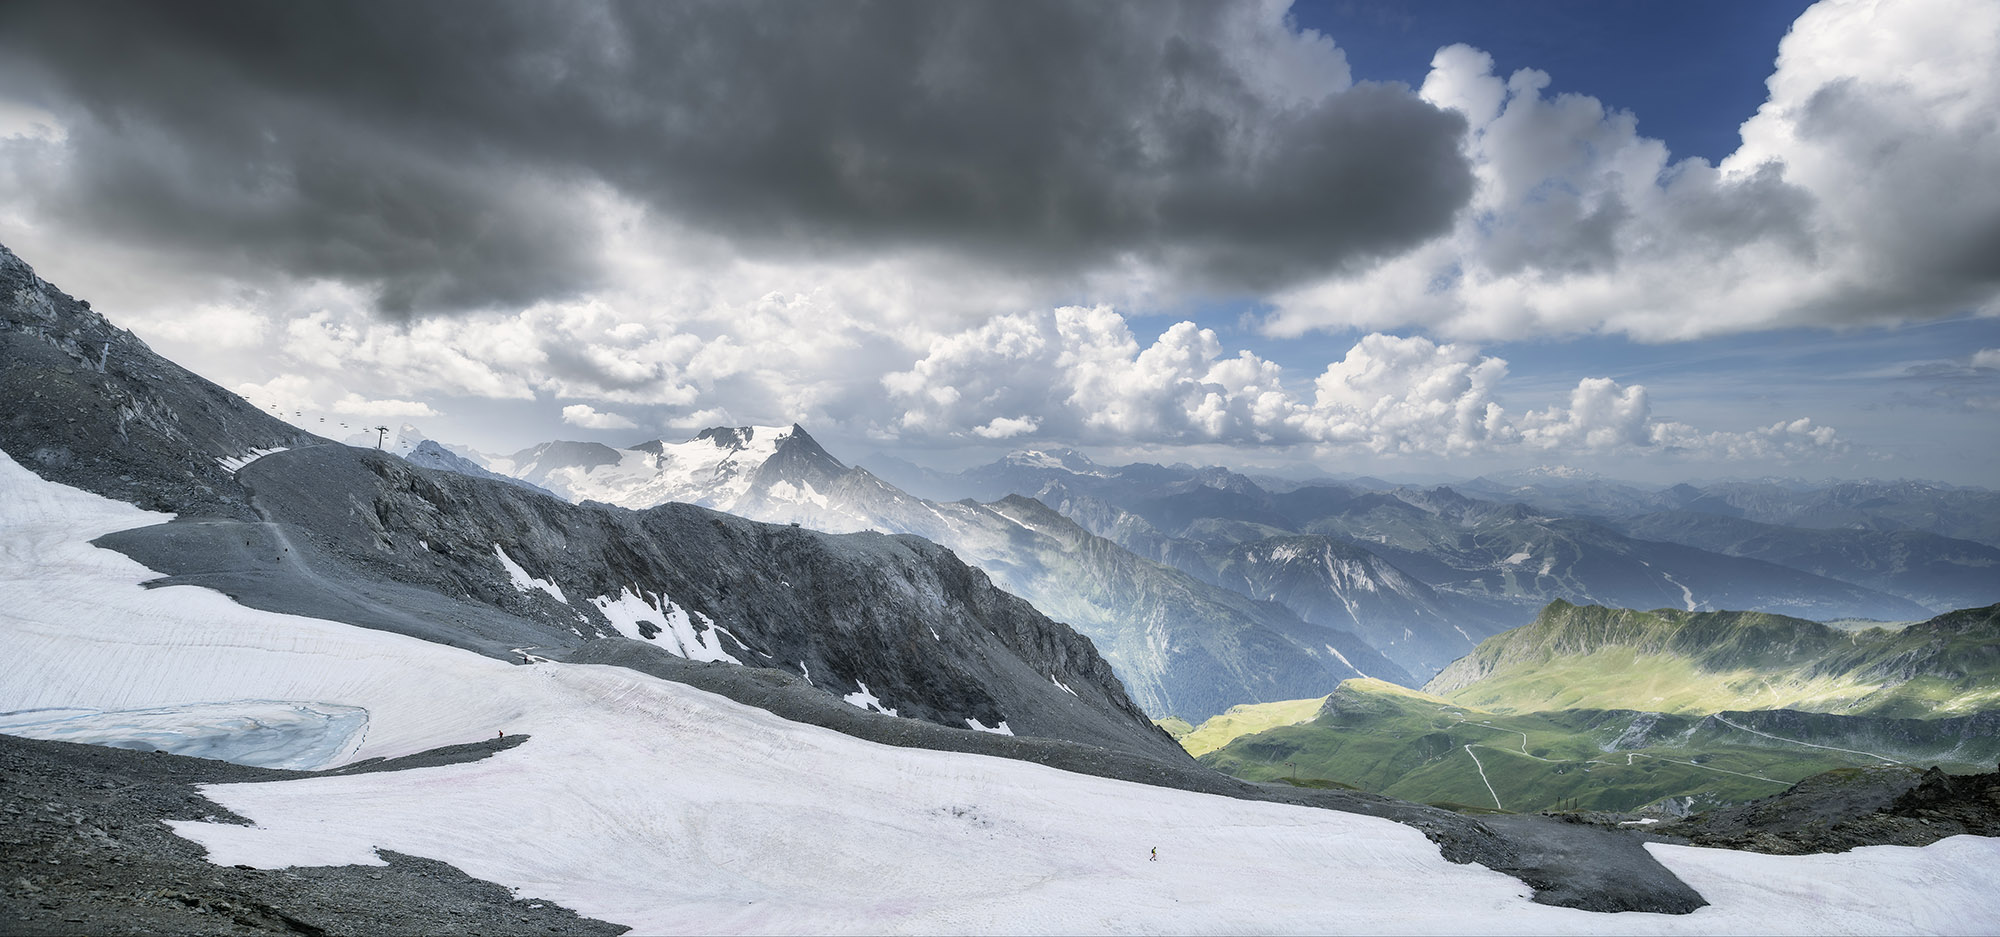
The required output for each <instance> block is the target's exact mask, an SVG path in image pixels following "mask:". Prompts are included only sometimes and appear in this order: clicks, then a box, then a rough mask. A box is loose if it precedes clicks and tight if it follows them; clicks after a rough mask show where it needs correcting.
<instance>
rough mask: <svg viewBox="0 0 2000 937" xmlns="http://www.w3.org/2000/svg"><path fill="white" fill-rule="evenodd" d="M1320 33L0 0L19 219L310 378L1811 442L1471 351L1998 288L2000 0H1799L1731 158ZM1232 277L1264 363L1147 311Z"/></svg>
mask: <svg viewBox="0 0 2000 937" xmlns="http://www.w3.org/2000/svg"><path fill="white" fill-rule="evenodd" d="M1337 39H1338V37H1328V36H1324V35H1321V34H1319V33H1316V32H1312V31H1309V30H1301V29H1300V28H1298V26H1297V24H1296V23H1295V22H1294V21H1293V20H1292V19H1291V18H1290V17H1289V13H1288V8H1287V6H1286V5H1285V4H1283V3H1272V2H1264V3H1255V4H1208V3H1193V2H1190V3H1143V4H1092V5H1077V4H1069V3H1057V2H1039V0H1031V2H1008V3H999V2H973V3H952V4H936V3H920V2H888V3H880V4H870V5H845V4H842V5H824V4H821V5H813V4H806V5H800V4H780V3H770V4H767V3H755V2H752V3H738V2H731V3H688V4H671V5H669V4H641V3H617V2H605V3H584V4H572V5H562V6H550V5H545V4H532V3H508V2H503V3H492V4H482V5H481V7H480V10H479V15H478V16H477V17H476V18H468V17H466V16H465V15H463V11H462V10H459V9H454V8H449V7H437V6H429V5H409V4H386V3H385V4H352V5H342V6H335V7H313V6H300V5H295V4H261V3H233V2H203V3H190V4H177V5H173V6H170V7H162V6H159V5H156V4H130V5H109V6H106V5H77V4H56V3H48V4H42V3H24V4H10V5H7V6H6V7H4V8H0V193H4V194H5V196H6V198H5V199H4V200H0V240H5V241H6V242H7V243H9V244H10V245H11V246H13V247H14V248H15V249H16V250H17V251H19V252H20V253H22V255H23V256H25V257H28V258H29V259H30V260H31V261H32V262H34V263H36V264H37V265H38V267H40V268H41V269H42V270H43V271H44V273H45V274H47V275H49V276H50V277H51V279H54V280H56V281H57V282H62V283H66V284H76V285H77V286H78V287H79V288H80V291H82V292H85V294H86V295H89V296H90V297H91V298H93V299H94V300H96V301H97V302H98V304H99V305H100V306H101V307H103V308H105V309H107V310H108V311H114V312H116V311H119V310H126V311H129V312H130V313H132V314H134V315H135V317H136V319H135V320H134V321H128V322H127V323H126V324H129V325H131V326H132V327H134V328H136V329H138V330H139V331H140V332H141V334H142V335H144V336H146V337H147V338H149V339H152V340H155V341H166V342H169V343H180V344H182V345H185V346H186V348H187V351H186V352H185V353H184V357H186V358H187V359H188V360H189V361H190V363H191V364H193V365H194V366H196V367H197V368H199V369H201V370H203V371H204V372H205V373H208V374H210V375H211V376H213V377H216V378H218V379H220V380H223V381H224V382H226V383H231V384H233V385H236V386H238V387H239V389H241V390H243V391H245V392H246V393H247V394H248V395H249V396H251V397H252V399H257V400H260V401H263V402H266V403H271V404H275V405H279V406H283V407H286V408H288V409H289V408H293V407H300V406H304V407H318V408H332V409H335V411H336V412H349V408H351V407H353V406H356V405H357V403H356V401H360V402H361V403H366V402H368V401H369V399H370V398H379V402H381V403H382V405H383V407H385V408H387V409H385V410H384V411H383V412H384V413H385V414H389V413H390V412H391V411H394V412H395V413H402V414H425V413H428V414H438V413H440V412H442V413H443V414H445V415H447V416H448V415H450V413H451V412H452V410H453V409H454V407H457V406H459V404H455V403H451V402H448V401H451V400H454V399H455V400H460V401H463V400H477V401H518V402H520V404H521V405H522V406H529V405H539V406H540V407H541V408H542V409H543V410H544V411H546V421H547V422H548V423H549V424H551V425H568V426H573V427H577V428H581V429H589V430H605V431H608V430H619V431H622V430H626V429H631V430H634V431H640V432H664V431H667V428H669V427H675V428H685V427H691V426H696V425H700V424H703V423H721V422H732V423H734V422H786V421H790V420H794V419H796V420H803V421H806V422H808V423H809V424H811V425H814V426H815V427H816V428H818V427H826V426H837V427H841V428H843V430H844V431H845V432H846V433H847V434H849V435H851V436H855V437H872V438H875V439H878V440H883V441H885V442H905V443H909V444H912V445H945V444H951V443H953V442H954V441H963V442H973V443H992V444H996V445H997V444H1006V443H1007V442H1008V441H1023V440H1028V439H1045V440H1055V441H1062V442H1068V443H1098V444H1120V445H1132V446H1168V447H1170V446H1175V445H1184V444H1208V443H1219V444H1229V445H1251V446H1260V447H1267V448H1272V449H1278V448H1283V447H1299V448H1300V451H1302V452H1312V453H1325V452H1357V453H1373V454H1378V455H1384V456H1409V457H1435V456H1445V457H1449V456H1459V455H1470V454H1478V453H1496V452H1521V453H1528V454H1533V453H1538V452H1544V451H1550V450H1564V451H1569V450H1575V451H1584V452H1600V453H1612V452H1623V453H1634V452H1647V453H1675V454H1682V455H1686V456H1688V457H1689V458H1701V459H1737V460H1753V461H1765V462H1786V461H1804V460H1811V459H1815V458H1821V457H1824V456H1826V455H1828V454H1835V453H1841V452H1846V451H1849V448H1850V447H1849V444H1848V443H1847V442H1846V441H1844V440H1843V438H1842V437H1841V436H1840V435H1839V434H1837V433H1836V432H1835V431H1834V430H1833V429H1832V428H1830V427H1829V426H1828V425H1827V424H1828V423H1832V424H1835V425H1838V424H1839V423H1840V419H1839V415H1838V414H1835V415H1834V418H1833V419H1831V420H1829V419H1828V415H1827V414H1824V413H1786V414H1784V416H1785V418H1784V419H1783V420H1782V421H1780V422H1777V423H1775V424H1770V423H1765V421H1767V420H1769V419H1770V415H1765V416H1761V417H1760V418H1759V419H1757V420H1756V421H1754V422H1756V423H1763V424H1764V425H1763V426H1762V427H1761V428H1756V427H1753V426H1750V425H1748V424H1750V423H1752V422H1753V421H1750V420H1741V421H1738V423H1737V424H1736V425H1709V426H1700V427H1697V426H1693V425H1689V424H1688V423H1686V422H1682V421H1680V420H1678V419H1668V418H1663V417H1660V416H1657V415H1655V413H1654V400H1653V397H1652V393H1651V392H1649V391H1648V389H1647V387H1646V386H1644V385H1643V384H1640V383H1638V382H1635V381H1632V380H1630V379H1629V378H1628V379H1626V380H1624V381H1623V382H1621V381H1618V380H1613V379H1611V378H1608V377H1601V376H1590V377H1585V378H1583V379H1581V380H1580V381H1577V382H1576V383H1575V384H1574V386H1573V387H1570V386H1567V385H1568V383H1569V380H1570V379H1567V378H1566V379H1565V380H1564V381H1563V384H1564V385H1565V386H1563V387H1561V388H1557V389H1555V390H1553V391H1551V390H1550V389H1549V387H1548V385H1547V382H1541V383H1539V384H1537V385H1536V386H1537V387H1538V388H1540V389H1537V390H1533V391H1523V390H1521V389H1519V388H1518V386H1517V385H1518V383H1519V382H1518V379H1517V380H1516V382H1515V383H1513V384H1510V382H1509V364H1508V362H1507V361H1505V360H1502V359H1501V358H1500V357H1497V356H1495V355H1491V354H1487V353H1486V352H1484V351H1482V350H1481V346H1482V344H1484V345H1491V344H1494V343H1505V342H1509V341H1520V340H1523V339H1528V338H1548V337H1560V336H1590V335H1623V336H1629V337H1631V338H1634V339H1637V340H1641V341H1648V342H1671V341H1681V340H1689V339H1700V338H1704V337H1710V336H1716V335H1726V334H1735V333H1745V332H1756V331H1760V330H1769V329H1783V328H1795V327H1799V326H1832V327H1843V328H1845V327H1862V326H1868V325H1871V324H1884V323H1894V322H1903V321H1912V320H1925V319H1938V318H1942V317H1950V316H1954V315H1964V314H1965V313H1967V312H1973V313H1977V314H1980V315H1994V314H2000V299H1996V297H2000V187H1995V186H1991V185H1980V184H1975V181H1976V180H1988V179H1995V178H2000V125H1996V124H1995V122H1994V121H1993V119H1992V117H1991V115H1992V114H1994V113H2000V7H1996V6H1995V5H1992V4H1984V3H1974V2H1969V0H1913V2H1909V3H1901V4H1895V5H1875V4H1868V3H1860V2H1845V0H1828V2H1825V3H1822V4H1820V5H1819V6H1815V7H1814V8H1812V9H1811V10H1809V11H1808V12H1807V13H1806V14H1805V15H1804V16H1803V17H1801V18H1800V19H1799V21H1798V23H1797V24H1796V25H1795V26H1794V28H1793V30H1792V32H1791V34H1790V35H1789V36H1788V37H1787V38H1786V39H1785V40H1784V42H1783V44H1782V45H1781V47H1780V48H1779V49H1778V50H1777V62H1776V66H1775V71H1774V72H1773V74H1772V76H1771V79H1770V81H1769V88H1770V100H1769V101H1768V103H1766V104H1765V106H1764V107H1763V108H1762V109H1761V110H1760V111H1759V112H1758V113H1757V115H1756V116H1755V117H1753V118H1752V119H1751V120H1750V121H1749V122H1747V123H1745V124H1744V125H1743V140H1744V143H1743V146H1742V147H1741V149H1740V150H1739V151H1738V152H1736V153H1735V154H1733V155H1731V156H1729V157H1728V158H1726V159H1724V160H1723V161H1722V162H1721V163H1720V164H1718V165H1714V166H1711V165H1709V164H1708V163H1707V162H1705V161H1703V160H1698V159H1694V160H1683V161H1674V160H1673V159H1672V154H1671V153H1670V152H1669V151H1668V149H1667V147H1666V146H1665V144H1663V143H1661V142H1660V141H1657V140H1652V139H1649V138H1646V137H1645V136H1643V135H1642V134H1641V132H1640V130H1639V124H1638V119H1637V117H1635V116H1634V115H1631V114H1628V113H1624V112H1618V111H1608V110H1606V109H1605V108H1604V107H1603V106H1602V105H1601V104H1600V103H1599V102H1598V101H1597V100H1595V99H1593V98H1590V97H1586V96H1581V95H1572V94H1563V95H1549V94H1546V93H1545V92H1546V89H1547V87H1548V85H1549V78H1548V76H1546V75H1544V74H1542V73H1540V72H1537V71H1534V70H1533V69H1523V70H1518V71H1515V72H1514V73H1512V74H1511V75H1504V76H1503V75H1500V74H1497V73H1496V72H1495V70H1494V67H1493V62H1492V60H1491V58H1490V57H1488V56H1487V55H1486V54H1485V53H1483V52H1481V51H1479V50H1477V49H1474V48H1471V47H1468V46H1463V45H1459V46H1451V47H1447V48H1444V49H1442V50H1440V51H1439V52H1438V53H1437V55H1436V58H1435V60H1434V61H1433V67H1432V70H1431V72H1430V75H1429V77H1428V78H1427V79H1426V80H1425V81H1424V82H1423V84H1422V87H1421V88H1418V89H1411V88H1407V87H1404V86H1402V85H1400V84H1378V83H1373V82H1369V81H1366V80H1365V78H1366V76H1355V75H1353V74H1351V73H1350V70H1349V67H1348V63H1347V58H1346V56H1345V54H1344V53H1343V52H1342V50H1341V49H1340V48H1339V47H1338V46H1337V45H1336V41H1337ZM1357 79H1363V80H1357ZM1208 300H1213V301H1215V302H1216V303H1219V304H1222V305H1225V306H1229V307H1231V308H1232V309H1234V310H1238V311H1240V310H1245V309H1247V310H1250V311H1249V312H1243V313H1240V315H1241V316H1242V317H1243V318H1241V319H1239V320H1238V324H1239V325H1245V326H1247V328H1248V329H1250V331H1251V334H1248V335H1245V336H1243V337H1238V338H1232V339H1231V341H1232V342H1233V343H1235V344H1239V345H1248V346H1251V347H1225V344H1224V341H1223V339H1222V338H1221V337H1219V335H1218V331H1217V328H1218V327H1219V326H1220V325H1221V323H1220V322H1218V321H1215V318H1214V316H1213V315H1211V314H1208V313H1199V314H1194V313H1190V314H1187V318H1188V320H1189V321H1183V322H1179V323H1178V324H1171V325H1167V326H1165V327H1164V328H1160V327H1157V326H1150V325H1148V326H1146V327H1143V328H1141V327H1140V326H1138V325H1136V323H1140V322H1153V321H1156V320H1158V317H1159V316H1160V314H1161V312H1163V311H1171V310H1173V309H1177V308H1189V307H1190V303H1191V302H1192V303H1193V305H1194V307H1196V308H1206V307H1201V306H1200V305H1199V304H1200V303H1201V302H1203V301H1208ZM1230 314H1231V315H1237V314H1239V313H1238V312H1232V313H1230ZM1171 318H1172V317H1169V319H1168V320H1165V321H1171ZM1223 331H1224V333H1225V334H1228V329H1226V328H1225V329H1224V330H1223ZM1302 336H1305V337H1316V339H1317V340H1318V341H1321V342H1323V343H1324V344H1325V347H1327V348H1329V349H1331V351H1330V353H1329V354H1328V355H1327V356H1326V357H1325V358H1323V359H1321V360H1320V361H1318V362H1313V363H1311V364H1309V365H1302V364H1300V363H1298V362H1297V361H1291V363H1289V364H1287V365H1285V366H1280V365H1279V364H1278V363H1276V362H1275V361H1273V360H1272V357H1273V355H1274V352H1273V350H1272V349H1273V346H1274V345H1277V344H1279V343H1283V342H1288V341H1291V340H1293V339H1297V338H1299V337H1302ZM1326 336H1333V338H1331V339H1329V338H1326ZM1342 349H1344V351H1343V350H1342ZM173 350H175V351H181V350H182V349H181V348H180V347H176V348H175V349H173ZM204 356H206V357H204ZM1979 367H1981V365H1979V364H1977V363H1975V366H1974V368H1973V370H1975V371H1976V370H1978V368H1979ZM1600 373H1602V372H1600ZM356 387H364V388H366V389H367V395H368V396H367V397H363V396H361V395H360V394H357V393H356V392H355V388H356ZM1510 388H1511V389H1510ZM1982 399H1983V398H1982ZM1670 412H1671V409H1670ZM558 420H559V421H560V422H559V423H558Z"/></svg>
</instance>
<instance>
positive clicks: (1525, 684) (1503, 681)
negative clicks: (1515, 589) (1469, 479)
mask: <svg viewBox="0 0 2000 937" xmlns="http://www.w3.org/2000/svg"><path fill="white" fill-rule="evenodd" d="M1425 689H1426V690H1429V691H1432V692H1434V693H1437V694H1438V695H1440V696H1443V697H1445V698H1447V699H1450V700H1451V701H1453V702H1456V703H1459V704H1461V705H1466V706H1476V707H1481V708H1484V709H1489V710H1493V711H1495V712H1516V713H1526V712H1543V711H1550V710H1559V709H1572V708H1592V709H1639V710H1653V711H1660V712H1673V713H1687V714H1696V715H1703V714H1707V713H1712V712H1720V711H1723V710H1729V709H1780V708H1786V709H1801V710H1807V711H1812V712H1839V713H1856V714H1862V713H1865V714H1873V715H1890V716H1904V717H1915V718H1924V717H1930V716H1943V715H1953V714H1961V713H1969V712H1976V711H1980V710H1986V709H1993V708H1996V707H2000V606H1992V607H1989V608H1984V609H1966V610H1963V611H1958V612H1951V613H1948V614H1945V615H1940V616H1938V617H1936V618H1933V619H1930V620H1929V621H1925V622H1919V623H1917V624H1914V625H1910V626H1908V627H1905V628H1902V629H1898V630H1888V629H1871V630H1866V631H1843V630H1840V629H1835V628H1829V627H1826V626H1824V625H1821V624H1819V623H1817V622H1810V621H1805V620H1803V619H1796V618H1786V617H1784V616H1781V615H1766V614H1760V613H1755V612H1699V613H1694V612H1679V611H1674V610H1671V609H1659V610H1655V611H1651V612H1639V611H1632V610H1629V609H1607V608H1600V607H1596V606H1575V605H1570V604H1569V603H1567V602H1554V603H1551V604H1550V605H1549V606H1548V607H1547V608H1545V609H1543V610H1542V613H1541V615H1539V616H1538V617H1537V618H1536V619H1535V621H1534V622H1533V623H1531V624H1529V625H1526V626H1523V627H1521V628H1517V629H1515V630H1513V631H1509V632H1506V633H1505V634H1500V635H1496V636H1494V637H1492V638H1489V639H1487V640H1486V641H1485V642H1483V643H1481V644H1480V646H1479V647H1478V649H1476V650H1475V651H1473V653H1472V654H1470V655H1468V656H1466V657H1465V658H1463V659H1461V660H1459V661H1458V662H1456V663H1454V664H1452V665H1451V666H1450V667H1447V668H1445V671H1444V672H1443V673H1440V674H1439V675H1438V676H1437V677H1436V678H1435V679H1433V680H1432V681H1431V683H1430V684H1429V685H1428V686H1426V687H1425Z"/></svg>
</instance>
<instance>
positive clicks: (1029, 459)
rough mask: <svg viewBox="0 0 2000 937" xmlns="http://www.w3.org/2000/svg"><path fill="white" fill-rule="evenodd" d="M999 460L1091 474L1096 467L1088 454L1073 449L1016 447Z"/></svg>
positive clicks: (1027, 465) (1021, 466)
mask: <svg viewBox="0 0 2000 937" xmlns="http://www.w3.org/2000/svg"><path fill="white" fill-rule="evenodd" d="M1000 461H1002V462H1004V463H1006V464H1008V465H1013V466H1017V467H1020V468H1052V469H1061V470H1063V471H1066V472H1076V473H1079V474H1092V473H1094V470H1096V469H1097V468H1098V465H1097V463H1096V462H1092V461H1091V460H1090V457H1089V456H1087V455H1084V454H1083V453H1081V452H1078V451H1076V450H1075V449H1016V450H1014V451H1013V452H1009V453H1007V454H1006V455H1004V456H1002V457H1001V458H1000Z"/></svg>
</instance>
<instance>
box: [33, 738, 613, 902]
mask: <svg viewBox="0 0 2000 937" xmlns="http://www.w3.org/2000/svg"><path fill="white" fill-rule="evenodd" d="M525 740H526V737H525V736H517V737H515V738H510V739H505V740H496V741H488V742H482V743H477V744H473V745H462V746H454V748H455V749H457V750H455V751H454V750H440V751H437V752H428V753H424V754H421V755H413V756H411V757H410V758H405V759H396V760H395V761H392V762H388V763H383V764H377V765H374V766H372V767H374V768H375V769H377V770H382V769H388V770H395V769H400V768H414V767H421V766H424V765H428V764H449V763H454V762H460V761H471V760H475V759H478V758H483V757H485V756H487V755H490V754H492V753H493V752H494V751H497V750H500V749H503V748H511V747H513V746H514V745H515V744H519V743H520V742H521V741H525ZM362 770H366V768H365V767H364V768H363V769H362ZM346 773H353V772H352V771H349V772H346ZM311 776H312V775H311V774H310V773H307V772H302V771H279V770H275V769H271V768H251V767H245V766H243V765H233V764H230V763H228V762H224V761H210V760H207V759H202V758H183V757H181V756H178V755H167V754H162V753H149V752H136V751H129V750H126V749H122V748H106V747H102V746H96V745H75V744H71V743H67V742H43V741H35V740H31V739H17V738H14V737H12V736H5V735H0V778H4V779H5V782H6V783H4V784H0V817H4V820H0V830H4V834H5V848H4V849H0V933H5V934H135V933H136V934H287V935H304V937H321V935H326V934H473V933H478V934H527V933H536V934H580V935H581V934H589V935H612V934H620V933H623V932H625V931H626V930H628V928H625V927H622V926H620V925H616V924H608V923H605V922H603V921H596V920H591V919H589V918H584V917H578V916H577V915H576V914H575V913H574V912H572V911H569V910H568V909H565V908H562V907H560V906H557V905H553V904H550V903H548V902H545V901H536V900H533V899H526V898H515V897H514V896H513V895H512V894H511V893H510V892H509V891H508V890H507V888H505V887H503V886H501V885H497V884H494V883H492V882H486V881H481V880H479V879H476V878H472V877H471V876H468V875H466V874H465V873H464V872H461V871H459V870H458V869H456V868H453V867H451V866H449V865H446V864H445V863H442V862H438V861H436V860H432V859H424V858H420V857H417V856H406V855H403V854H401V853H395V852H388V851H383V852H381V853H379V855H380V856H381V858H382V859H383V861H384V862H386V863H387V864H386V865H383V866H363V865H343V866H319V867H315V866H301V867H296V868H289V869H275V870H263V869H252V868H246V867H243V866H236V867H223V866H218V865H215V864H213V863H211V862H209V861H208V860H207V858H206V853H205V851H204V850H203V849H202V847H201V846H199V845H196V844H195V843H194V842H193V841H191V840H186V839H182V838H180V837H179V836H176V835H174V832H173V830H172V829H171V828H170V827H168V826H167V825H166V824H164V823H162V822H160V821H162V820H204V819H207V820H222V821H226V822H235V823H247V822H248V821H246V820H243V819H242V818H241V817H238V816H236V815H235V814H232V813H230V812H229V811H228V810H227V809H226V808H223V807H221V806H219V805H217V804H216V803H215V802H214V801H211V800H209V799H207V798H205V797H203V796H202V795H201V793H200V791H199V790H198V787H199V785H203V784H226V783H235V782H249V781H278V780H286V779H291V778H301V777H311Z"/></svg>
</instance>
